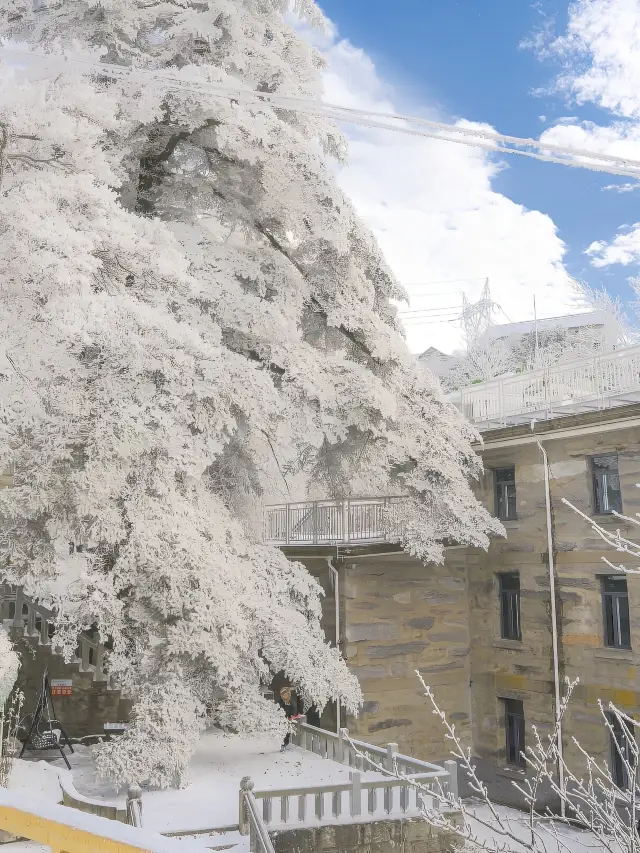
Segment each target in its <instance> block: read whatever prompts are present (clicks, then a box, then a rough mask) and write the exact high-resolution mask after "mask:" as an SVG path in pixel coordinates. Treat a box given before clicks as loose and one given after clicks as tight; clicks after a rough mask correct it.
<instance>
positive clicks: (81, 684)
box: [0, 584, 129, 739]
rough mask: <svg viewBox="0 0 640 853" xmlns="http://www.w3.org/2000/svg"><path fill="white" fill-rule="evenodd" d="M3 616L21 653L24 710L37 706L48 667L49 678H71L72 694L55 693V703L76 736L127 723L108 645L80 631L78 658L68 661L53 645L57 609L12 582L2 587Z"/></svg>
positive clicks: (125, 704)
mask: <svg viewBox="0 0 640 853" xmlns="http://www.w3.org/2000/svg"><path fill="white" fill-rule="evenodd" d="M0 618H1V619H2V622H3V625H4V626H5V628H6V629H8V631H9V634H10V636H11V638H12V639H13V641H14V642H15V644H16V648H17V650H18V652H19V653H20V658H21V661H22V665H21V667H20V672H19V675H18V687H19V688H20V690H22V692H23V694H24V697H25V699H24V705H23V708H24V713H25V714H29V713H31V711H32V710H33V709H34V708H35V705H36V702H37V699H38V695H39V691H40V686H41V684H42V675H43V673H44V671H45V670H46V671H47V672H48V674H49V678H50V680H51V681H67V682H69V681H70V682H71V694H70V695H61V696H54V703H55V710H56V716H57V717H58V719H59V720H60V722H61V723H62V725H63V726H64V727H65V729H66V730H67V733H68V735H69V737H71V738H72V739H74V738H75V739H85V738H89V739H94V738H95V739H97V738H98V737H105V736H108V735H107V734H106V732H108V731H109V729H106V730H105V725H108V724H112V725H113V724H116V723H122V722H126V720H127V719H128V715H129V703H128V702H127V701H126V700H124V699H123V697H122V696H121V693H120V691H119V690H118V689H117V688H114V686H113V685H112V683H111V679H110V676H109V674H108V673H107V671H106V669H105V656H106V653H105V647H104V646H103V645H102V643H99V642H98V640H97V639H96V638H95V637H92V636H91V635H90V634H88V633H82V634H80V635H79V636H78V647H77V649H76V656H75V658H74V659H73V660H71V661H69V662H66V661H65V660H64V658H63V656H62V654H61V650H60V648H59V647H58V646H56V643H55V613H54V612H53V611H52V610H50V609H48V608H46V607H44V606H43V605H41V604H40V603H39V602H37V601H34V600H33V599H31V598H29V597H27V596H26V595H24V593H23V591H22V589H21V588H20V587H14V586H10V585H9V584H2V585H0Z"/></svg>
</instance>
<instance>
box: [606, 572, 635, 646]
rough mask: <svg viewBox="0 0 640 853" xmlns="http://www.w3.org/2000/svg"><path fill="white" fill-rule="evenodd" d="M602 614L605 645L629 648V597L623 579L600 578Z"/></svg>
mask: <svg viewBox="0 0 640 853" xmlns="http://www.w3.org/2000/svg"><path fill="white" fill-rule="evenodd" d="M601 584H602V612H603V616H604V641H605V645H607V646H611V647H613V648H617V649H630V648H631V627H630V624H629V596H628V592H627V579H626V578H625V577H619V576H617V577H616V576H614V577H607V578H601Z"/></svg>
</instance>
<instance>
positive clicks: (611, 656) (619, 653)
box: [593, 646, 636, 662]
mask: <svg viewBox="0 0 640 853" xmlns="http://www.w3.org/2000/svg"><path fill="white" fill-rule="evenodd" d="M593 655H594V657H597V658H603V659H604V660H620V661H631V662H633V661H635V659H636V655H635V654H634V653H633V650H632V649H616V648H614V647H613V646H612V647H609V646H604V647H602V648H599V649H594V650H593Z"/></svg>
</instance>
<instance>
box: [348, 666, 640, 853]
mask: <svg viewBox="0 0 640 853" xmlns="http://www.w3.org/2000/svg"><path fill="white" fill-rule="evenodd" d="M416 674H417V676H418V678H419V680H420V683H421V685H422V687H423V689H424V695H425V697H426V699H427V701H428V703H429V705H430V706H431V711H432V713H433V714H434V716H435V717H436V719H437V720H438V721H439V723H440V725H442V726H443V727H444V729H445V739H446V740H447V741H448V742H449V744H450V745H451V753H450V754H451V756H452V758H453V759H454V760H455V761H456V762H457V764H458V767H459V769H460V775H461V776H462V777H463V778H464V779H466V784H467V787H468V789H469V791H470V792H471V798H463V797H462V796H455V795H454V794H452V793H451V791H450V790H449V789H448V787H446V786H443V785H441V784H440V783H439V782H438V784H436V785H435V786H433V785H429V786H426V785H424V784H423V783H420V782H417V781H416V780H415V779H414V778H413V777H412V776H411V775H407V774H405V773H400V772H399V770H398V766H397V762H396V763H395V764H394V767H393V768H392V769H390V768H389V767H387V766H385V765H383V764H381V763H378V762H376V761H373V760H372V759H371V758H370V757H369V756H368V755H367V754H365V753H363V752H361V751H359V750H358V749H357V747H356V746H355V745H354V744H353V743H352V746H353V748H354V749H355V751H356V753H357V754H358V755H359V756H360V758H361V760H362V761H363V762H365V764H366V765H368V766H370V767H371V769H373V770H375V771H377V772H379V773H382V774H384V775H386V776H389V777H391V778H394V779H402V780H403V781H404V782H405V783H406V785H407V786H410V787H413V788H415V789H416V790H417V791H418V793H419V794H420V795H421V797H422V802H423V808H422V814H423V818H424V820H426V821H427V822H428V823H429V824H431V825H432V826H434V827H436V828H438V829H440V830H443V831H445V832H447V833H450V834H451V835H453V836H455V837H457V838H460V839H461V840H463V841H464V842H465V844H466V845H468V846H469V847H471V848H474V849H478V850H482V851H486V853H506V851H509V853H556V851H566V853H575V851H576V845H577V846H578V847H584V848H585V849H587V850H589V849H592V850H595V849H597V850H600V851H602V850H606V851H607V853H621V851H624V853H638V851H639V850H640V836H639V834H638V833H639V828H640V827H639V819H638V818H639V812H638V804H640V786H639V781H640V774H639V771H640V760H639V754H640V750H639V749H638V746H637V743H636V740H635V736H634V735H633V731H634V729H633V726H634V721H633V720H632V718H631V717H629V716H628V715H627V714H626V713H625V712H624V711H621V710H620V709H619V708H617V707H616V706H615V705H613V704H611V703H610V704H608V705H607V706H604V705H603V704H602V703H601V702H599V703H598V705H599V709H600V713H601V716H602V719H603V723H604V725H605V727H606V730H607V731H608V732H609V735H610V737H611V742H612V743H613V744H614V751H615V753H616V754H617V756H618V757H619V760H620V766H621V767H622V768H623V770H622V772H623V774H624V779H625V783H626V784H625V785H624V786H623V787H619V786H618V785H616V782H615V781H614V778H613V776H612V773H611V769H610V768H609V767H608V766H607V765H606V764H605V763H603V762H599V761H597V760H596V759H595V758H594V757H593V756H591V755H590V754H589V753H588V752H587V751H586V750H585V749H584V748H583V747H582V746H581V745H580V743H579V741H577V740H576V739H575V738H572V741H573V744H574V746H575V752H576V754H577V755H578V756H579V761H578V762H575V763H571V764H570V763H568V762H567V761H566V760H565V758H562V757H560V755H559V751H558V740H557V738H558V731H559V730H560V728H561V725H562V720H563V718H564V716H565V714H566V712H567V708H568V706H569V703H570V700H571V696H572V693H573V691H574V689H575V687H576V684H577V680H576V681H573V682H569V681H567V682H566V690H565V696H564V698H563V700H562V703H561V707H560V709H559V713H558V718H557V721H556V724H555V726H554V728H553V730H552V731H551V732H549V733H548V734H546V735H544V736H543V735H541V733H540V732H539V731H538V729H537V728H536V727H535V726H534V727H533V728H532V730H533V735H534V742H533V745H529V746H528V747H527V748H526V752H525V753H523V758H524V759H525V761H526V766H527V773H526V777H525V778H524V779H523V780H522V781H513V782H512V784H513V786H514V787H515V788H516V790H518V791H519V792H520V794H521V795H522V799H523V805H525V806H526V811H524V812H514V811H513V810H506V809H504V808H503V807H500V806H498V805H496V804H495V803H494V802H493V801H492V799H491V797H490V795H489V792H488V789H487V786H486V785H485V784H484V782H483V781H482V780H481V778H480V777H479V775H478V772H477V770H476V765H475V763H474V760H473V757H472V753H471V750H470V749H469V748H465V747H464V745H463V744H462V742H461V740H460V737H459V735H458V734H457V732H456V728H455V725H454V724H453V723H451V722H449V720H448V719H447V717H446V714H445V713H444V711H442V709H441V708H440V707H439V705H438V702H437V700H436V697H435V695H434V693H433V691H432V689H431V688H430V687H429V686H428V685H427V684H425V682H424V680H423V678H422V676H421V675H420V674H419V673H418V672H417V673H416ZM558 762H561V763H562V767H563V771H564V774H563V777H564V782H563V784H562V786H560V785H559V782H558V778H559V774H558V772H557V771H558ZM543 794H544V798H545V800H546V801H547V802H549V801H550V799H551V800H555V805H556V807H555V808H553V809H552V808H551V807H550V806H549V805H541V798H542V795H543ZM550 794H551V798H550V797H549V795H550ZM561 803H562V804H564V809H563V810H562V811H563V813H564V816H562V815H561V814H560V813H559V808H558V807H559V806H560V804H561ZM460 815H462V818H463V821H462V823H461V822H460V820H459V816H460ZM576 826H578V827H581V828H582V829H587V830H589V833H590V834H589V835H586V834H584V833H583V834H582V835H580V834H579V833H577V832H576V831H574V829H575V827H576ZM563 828H564V829H563Z"/></svg>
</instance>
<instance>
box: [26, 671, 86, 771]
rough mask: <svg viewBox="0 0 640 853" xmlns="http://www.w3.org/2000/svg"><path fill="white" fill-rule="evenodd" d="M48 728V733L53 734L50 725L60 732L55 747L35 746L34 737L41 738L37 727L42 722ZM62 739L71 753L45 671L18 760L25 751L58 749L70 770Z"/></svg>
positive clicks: (71, 749)
mask: <svg viewBox="0 0 640 853" xmlns="http://www.w3.org/2000/svg"><path fill="white" fill-rule="evenodd" d="M43 721H44V723H45V724H46V725H47V726H48V727H49V732H50V733H53V729H52V724H53V723H55V724H56V728H57V729H59V731H60V737H57V738H56V742H55V745H51V746H37V745H36V744H35V743H34V736H39V737H43V736H42V735H41V734H40V732H39V730H38V727H39V725H40V723H41V722H43ZM63 738H64V745H65V746H68V747H69V751H70V752H73V747H72V746H71V741H70V740H69V736H68V735H67V733H66V731H65V729H64V727H63V725H62V723H61V722H60V720H58V718H57V717H56V714H55V708H54V705H53V697H52V695H51V683H50V681H49V671H48V670H46V669H45V671H44V673H43V675H42V686H41V688H40V695H39V697H38V703H37V705H36V709H35V711H34V712H33V719H32V720H31V725H30V726H29V731H28V732H27V736H26V738H25V739H24V741H23V743H22V749H21V750H20V755H19V756H18V758H22V756H23V755H24V753H25V751H26V750H27V749H33V750H47V749H55V748H57V749H59V750H60V755H61V756H62V757H63V758H64V763H65V764H66V765H67V768H68V769H69V770H71V765H70V764H69V759H68V758H67V756H66V755H65V754H64V751H63Z"/></svg>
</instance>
